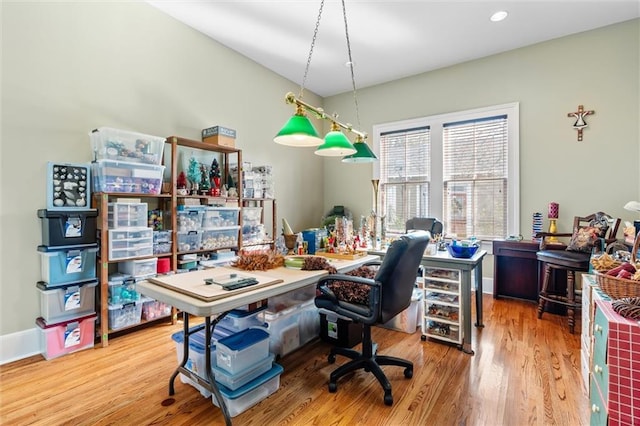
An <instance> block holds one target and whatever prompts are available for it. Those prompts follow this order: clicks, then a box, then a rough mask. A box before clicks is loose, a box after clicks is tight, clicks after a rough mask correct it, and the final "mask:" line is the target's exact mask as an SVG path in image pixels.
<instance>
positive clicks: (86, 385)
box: [0, 295, 589, 426]
mask: <svg viewBox="0 0 640 426" xmlns="http://www.w3.org/2000/svg"><path fill="white" fill-rule="evenodd" d="M483 301H484V324H485V328H477V329H476V328H475V327H474V330H473V348H474V350H475V355H472V356H471V355H467V354H464V353H463V352H461V351H459V350H458V349H456V348H455V347H451V346H448V345H444V344H442V343H437V342H435V341H427V342H422V341H421V340H420V331H419V330H418V331H417V332H416V333H415V334H406V333H402V332H398V331H392V330H387V329H383V328H375V329H374V332H373V337H374V340H375V341H377V342H378V344H379V346H378V347H379V352H380V353H385V354H390V355H395V356H400V357H403V358H407V359H410V360H411V361H413V363H414V376H413V378H412V379H410V380H408V379H405V378H404V376H403V373H402V371H403V369H402V368H398V367H384V370H385V372H386V374H387V377H389V379H390V381H391V383H392V386H393V396H394V405H393V406H392V407H388V406H386V405H384V403H383V391H382V388H381V387H380V386H379V384H378V382H377V381H376V380H375V379H374V377H373V375H372V374H370V373H365V372H364V371H360V372H357V373H355V374H352V375H349V376H347V377H345V378H344V379H342V380H341V381H339V382H338V391H337V393H329V392H328V391H327V380H328V376H329V373H330V372H331V371H332V370H333V369H334V368H336V366H338V365H341V364H342V363H343V362H345V359H344V358H342V357H338V359H337V361H336V363H335V364H333V365H330V364H328V363H327V359H326V354H327V353H328V351H329V348H330V346H329V345H328V344H327V343H324V342H322V341H320V340H319V339H317V340H314V341H312V342H311V343H310V344H308V345H306V346H304V347H303V348H301V349H299V350H297V351H296V352H293V353H291V354H289V355H287V356H285V357H283V358H282V359H281V360H280V361H279V363H280V364H281V365H282V366H283V367H284V373H283V374H282V376H281V379H280V389H279V390H278V391H277V392H276V393H274V394H273V395H271V396H270V397H269V398H267V399H266V400H264V401H262V402H261V403H259V404H258V405H256V406H254V407H253V408H251V409H250V410H248V411H246V412H244V413H241V414H240V415H238V416H237V417H234V418H233V424H234V425H259V426H266V425H269V426H270V425H320V424H323V425H327V424H329V425H469V426H470V425H586V424H588V423H589V402H588V397H587V395H586V391H585V390H584V389H583V386H582V381H581V375H580V329H579V325H580V321H576V324H577V327H576V334H574V335H571V334H569V332H568V328H567V325H566V318H564V317H561V316H557V315H552V314H545V315H544V316H543V319H542V320H538V319H537V317H536V309H535V305H533V304H530V303H526V302H519V301H510V300H494V299H493V298H492V297H491V296H489V295H485V296H484V299H483ZM179 330H181V323H179V324H176V325H169V324H161V325H158V326H154V327H152V328H149V329H145V330H142V331H138V332H135V333H131V334H128V335H125V336H121V337H118V338H115V339H111V340H110V344H109V347H107V348H94V349H89V350H84V351H80V352H77V353H74V354H70V355H67V356H64V357H61V358H58V359H55V360H51V361H45V360H44V359H43V358H42V357H41V356H36V357H31V358H28V359H25V360H21V361H17V362H14V363H11V364H7V365H4V366H1V367H0V410H1V414H0V424H2V425H47V426H50V425H74V426H75V425H218V424H224V420H223V417H222V415H221V412H220V410H219V409H218V408H217V407H215V406H214V405H213V404H212V403H211V400H210V399H206V398H204V397H202V396H201V395H200V393H199V392H198V391H197V390H195V389H194V388H193V387H191V386H189V385H186V384H183V383H182V382H180V380H179V379H177V380H176V394H175V396H174V398H175V403H174V404H172V405H169V406H166V407H165V406H163V405H162V402H163V401H164V400H165V399H167V398H168V380H169V377H170V376H171V373H172V372H173V371H174V369H175V367H176V365H177V364H176V362H177V358H176V348H175V345H174V342H173V340H172V339H171V337H170V336H171V334H172V333H174V332H176V331H179Z"/></svg>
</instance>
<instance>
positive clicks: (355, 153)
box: [274, 0, 377, 163]
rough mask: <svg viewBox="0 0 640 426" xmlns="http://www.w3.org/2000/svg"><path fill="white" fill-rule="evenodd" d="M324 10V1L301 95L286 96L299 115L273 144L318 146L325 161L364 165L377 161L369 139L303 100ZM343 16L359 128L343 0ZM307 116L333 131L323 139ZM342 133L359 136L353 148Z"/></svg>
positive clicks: (288, 123) (343, 2)
mask: <svg viewBox="0 0 640 426" xmlns="http://www.w3.org/2000/svg"><path fill="white" fill-rule="evenodd" d="M323 8H324V0H321V1H320V9H319V11H318V18H317V20H316V26H315V30H314V32H313V39H312V40H311V48H310V50H309V56H308V57H307V66H306V68H305V71H304V77H303V78H302V84H301V86H300V95H299V96H298V97H297V98H296V97H295V96H294V94H293V93H287V95H286V96H285V102H286V103H288V104H295V105H296V113H295V114H294V115H293V116H292V117H291V118H290V119H289V121H288V122H287V123H286V124H285V126H284V127H283V128H282V129H281V130H280V132H278V134H277V135H276V137H275V138H274V142H276V143H279V144H281V145H288V146H300V147H305V146H306V147H308V146H317V147H318V149H317V150H316V151H315V154H317V155H320V156H323V157H344V156H346V157H345V158H343V160H342V161H343V162H345V163H364V162H372V161H375V160H377V157H376V156H375V154H374V153H373V152H372V151H371V149H370V148H369V147H368V146H367V143H366V138H367V134H366V133H365V132H361V131H359V130H355V129H353V126H351V124H343V123H341V122H339V121H337V117H338V116H337V115H336V114H334V115H333V116H328V115H327V114H325V112H324V111H323V110H322V108H316V107H314V106H311V105H309V104H307V103H306V102H304V101H303V100H302V96H303V94H304V85H305V83H306V80H307V75H308V73H309V65H310V64H311V57H312V55H313V48H314V46H315V42H316V37H317V35H318V28H319V26H320V20H321V18H322V10H323ZM342 14H343V17H344V31H345V36H346V40H347V51H348V54H349V61H348V65H349V69H350V71H351V83H352V86H353V99H354V102H355V108H356V116H357V119H358V125H360V113H359V111H358V100H357V97H356V81H355V77H354V72H353V59H352V57H351V43H350V41H349V29H348V26H347V10H346V7H345V0H342ZM307 112H311V113H312V114H313V115H314V116H315V117H316V118H318V119H320V120H330V121H331V131H330V132H329V133H327V135H326V136H325V139H324V143H323V141H322V139H320V137H319V136H318V132H317V131H316V129H315V127H314V126H313V124H312V123H311V121H310V120H309V118H308V117H307V114H306V113H307ZM341 129H344V130H345V131H347V132H350V133H354V134H355V135H356V142H355V144H352V143H351V141H349V139H348V138H347V136H346V135H345V134H344V133H342V131H341Z"/></svg>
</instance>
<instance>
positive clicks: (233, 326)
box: [218, 309, 264, 332]
mask: <svg viewBox="0 0 640 426" xmlns="http://www.w3.org/2000/svg"><path fill="white" fill-rule="evenodd" d="M259 313H260V311H253V312H247V311H243V310H240V309H233V310H232V311H229V312H228V313H227V315H225V316H224V318H222V319H221V320H220V321H219V322H218V325H220V326H221V327H224V328H226V329H227V330H231V331H233V332H239V331H242V330H245V329H247V328H249V327H260V326H262V325H264V323H263V322H262V321H261V320H260V319H258V314H259Z"/></svg>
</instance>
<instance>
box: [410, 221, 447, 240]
mask: <svg viewBox="0 0 640 426" xmlns="http://www.w3.org/2000/svg"><path fill="white" fill-rule="evenodd" d="M404 228H405V232H409V231H413V230H417V229H422V230H424V231H429V232H430V233H431V235H432V236H433V235H441V234H442V228H443V225H442V222H440V221H439V220H438V219H436V218H435V217H413V218H411V219H409V220H407V222H406V223H405V226H404Z"/></svg>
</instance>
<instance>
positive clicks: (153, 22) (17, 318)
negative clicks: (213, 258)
mask: <svg viewBox="0 0 640 426" xmlns="http://www.w3.org/2000/svg"><path fill="white" fill-rule="evenodd" d="M1 13H2V17H1V19H2V22H1V23H2V113H1V118H2V123H1V124H2V126H1V127H2V129H1V137H2V140H1V145H0V149H1V151H0V162H1V170H0V176H1V177H2V180H1V182H0V188H1V191H2V193H1V197H0V216H1V217H0V240H1V246H0V259H1V261H2V264H1V271H0V337H2V336H3V335H7V334H10V333H14V332H19V331H22V330H27V329H31V328H33V327H34V320H35V318H36V317H37V316H38V315H39V298H38V293H37V291H36V287H35V282H36V281H37V280H38V279H39V268H40V257H39V255H38V254H37V251H36V247H37V245H38V244H39V243H40V239H41V236H40V223H39V219H38V218H37V217H36V210H37V209H39V208H42V207H44V205H45V169H46V162H47V161H51V160H53V161H65V162H87V161H89V160H90V149H89V140H88V137H87V132H88V131H89V130H90V129H92V128H95V127H99V126H110V127H116V128H123V129H131V130H136V131H139V132H143V133H149V134H153V135H161V136H166V135H170V134H177V135H180V136H184V137H188V138H194V139H197V138H198V137H199V132H200V130H201V129H202V128H204V127H208V126H211V125H215V124H221V125H224V126H227V127H231V128H234V129H237V131H238V140H237V144H238V146H239V147H240V148H242V149H243V151H244V157H245V160H249V161H251V162H253V163H254V164H259V163H262V164H271V165H272V166H273V170H274V175H275V184H276V194H277V198H278V211H279V214H278V218H282V217H286V218H287V219H288V220H289V222H290V223H291V225H292V227H294V228H295V230H299V229H304V228H306V227H309V226H313V225H315V224H317V222H318V221H319V219H320V217H321V216H322V214H324V213H325V212H326V211H327V210H328V209H330V208H331V207H332V206H333V205H335V204H343V205H345V206H347V207H349V208H351V209H352V210H353V211H354V213H355V215H356V217H359V215H360V214H364V213H366V212H367V211H368V210H369V208H370V205H371V182H370V179H371V167H370V166H364V165H343V164H342V163H340V162H339V160H336V159H325V160H323V159H318V158H317V157H316V156H314V155H313V153H312V152H313V150H312V149H308V150H304V149H303V150H297V149H292V148H287V147H281V146H279V145H276V144H274V143H273V142H272V137H273V134H275V133H276V132H277V131H278V130H279V128H280V126H282V124H283V123H284V122H285V121H286V119H287V118H288V116H289V115H290V114H291V113H292V111H293V110H292V108H291V107H290V106H287V105H285V104H284V102H283V97H284V93H285V92H287V91H294V92H296V91H297V89H298V86H297V85H296V84H294V83H291V82H289V81H287V80H285V79H283V78H281V77H279V76H276V75H274V74H273V73H271V72H269V71H267V70H265V69H264V68H262V67H261V66H259V65H257V64H255V63H253V62H251V61H249V60H248V59H246V58H244V57H242V56H240V55H238V54H236V53H235V52H233V51H230V50H229V49H226V48H224V47H222V46H220V45H219V44H217V43H215V42H213V41H211V40H210V39H207V38H206V37H205V36H203V35H201V34H199V33H197V32H195V31H194V30H191V29H189V28H188V27H186V26H184V25H183V24H181V23H179V22H177V21H175V20H173V19H172V18H169V17H167V16H165V15H164V14H162V13H161V12H159V11H157V10H156V9H154V8H153V7H151V6H148V5H147V4H145V3H138V2H135V3H134V2H126V3H124V2H112V3H111V2H110V3H107V2H103V3H79V2H69V3H24V4H22V3H13V2H3V5H2V10H1ZM638 28H639V21H638V20H636V21H634V22H631V23H625V24H621V25H617V26H613V27H609V28H605V29H601V30H597V31H592V32H589V33H585V34H581V35H578V36H572V37H568V38H564V39H560V40H556V41H552V42H548V43H544V44H540V45H537V46H533V47H530V48H526V49H520V50H517V51H514V52H509V53H505V54H502V55H497V56H494V57H490V58H486V59H482V60H478V61H474V62H470V63H467V64H463V65H460V66H456V67H451V68H447V69H443V70H439V71H436V72H432V73H427V74H424V75H420V76H417V77H413V78H408V79H403V80H399V81H396V82H393V83H389V84H385V85H381V86H377V87H372V88H369V89H363V90H359V91H358V95H359V97H358V99H359V104H360V108H361V111H360V115H361V118H362V124H363V128H365V129H367V130H368V131H369V132H370V131H371V127H372V126H373V124H377V123H383V122H387V121H395V120H401V119H405V118H411V117H417V116H424V115H429V114H435V113H443V112H450V111H456V110H461V109H466V108H475V107H479V106H485V105H491V104H499V103H505V102H513V101H519V102H520V111H521V119H520V123H521V129H520V134H521V137H520V140H521V147H520V153H521V189H520V193H521V195H522V201H521V206H520V209H521V224H522V226H521V229H522V233H523V234H525V235H526V234H527V233H528V232H529V222H530V215H531V212H533V211H535V210H544V209H545V208H546V205H547V203H548V202H549V201H551V200H555V201H557V202H559V203H560V206H561V216H560V226H561V228H562V227H564V226H566V223H568V221H569V218H570V217H571V216H573V215H574V214H576V213H584V212H591V211H593V210H596V209H605V210H607V211H609V212H611V213H614V214H620V215H621V216H623V217H627V218H630V219H632V218H633V217H632V216H631V215H630V214H628V213H627V212H625V211H624V210H622V205H624V203H625V202H626V201H628V200H630V199H638V198H640V197H639V189H638V187H639V182H640V178H639V176H638V167H637V164H638V159H639V158H640V153H639V149H638V145H639V144H638V139H639V137H638V134H639V126H638V115H639V111H638V103H639V94H638V91H639V82H638V76H639V67H638V49H639V46H638V33H639V30H638ZM356 78H357V75H356ZM305 100H307V101H308V102H309V103H311V104H314V105H318V106H321V105H322V103H323V102H324V106H325V109H326V110H327V111H328V112H333V111H337V112H339V113H340V116H341V119H342V120H343V121H345V122H348V121H351V122H353V121H354V120H353V118H352V117H351V114H353V104H352V98H351V94H344V95H340V96H335V97H332V98H329V99H326V100H324V101H323V100H322V99H320V98H318V97H316V96H313V94H311V93H309V92H307V94H306V96H305ZM581 103H582V104H584V105H585V107H587V108H593V109H595V110H596V115H595V116H593V117H591V119H590V120H589V124H590V127H589V129H588V130H587V131H586V132H585V140H584V141H583V142H582V143H578V142H576V138H575V130H573V129H572V128H571V124H572V123H571V120H570V119H569V118H567V117H566V113H567V112H569V111H573V110H575V108H576V107H577V105H578V104H581ZM549 157H553V158H554V159H553V161H551V162H549V161H546V159H547V158H549ZM485 263H486V262H485Z"/></svg>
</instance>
